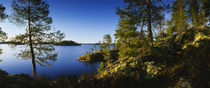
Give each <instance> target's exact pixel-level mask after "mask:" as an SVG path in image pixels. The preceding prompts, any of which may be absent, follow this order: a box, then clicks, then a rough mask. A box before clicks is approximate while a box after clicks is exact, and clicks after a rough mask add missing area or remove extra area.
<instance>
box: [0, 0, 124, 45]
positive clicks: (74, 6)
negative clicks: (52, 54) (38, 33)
mask: <svg viewBox="0 0 210 88" xmlns="http://www.w3.org/2000/svg"><path fill="white" fill-rule="evenodd" d="M11 1H12V0H0V3H1V4H3V5H4V6H5V7H6V13H7V14H8V15H9V14H10V13H11V12H12V9H11ZM47 2H48V3H49V5H50V16H51V17H52V18H53V24H52V26H53V29H55V30H61V31H62V32H64V33H65V35H66V37H65V39H66V40H73V41H76V42H79V43H96V42H98V41H99V40H102V39H103V35H104V34H111V35H112V38H114V37H113V35H114V33H115V29H116V27H117V24H118V19H119V17H118V16H117V15H116V14H115V11H116V10H115V8H116V7H122V6H123V0H47ZM0 27H1V28H2V30H3V31H5V32H6V33H7V34H8V36H9V38H11V37H14V36H15V35H17V34H20V33H24V32H25V30H24V29H25V28H20V27H17V26H15V25H14V24H12V23H10V22H9V21H8V20H6V21H4V22H1V23H0Z"/></svg>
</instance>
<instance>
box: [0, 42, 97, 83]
mask: <svg viewBox="0 0 210 88" xmlns="http://www.w3.org/2000/svg"><path fill="white" fill-rule="evenodd" d="M0 48H1V49H2V51H3V53H2V54H0V58H1V59H2V62H0V69H2V70H4V71H6V72H8V73H9V74H20V73H24V74H28V75H30V76H32V64H31V59H23V58H20V57H17V55H16V54H17V53H18V52H20V50H23V49H24V48H25V45H18V46H16V47H15V48H12V47H11V46H10V45H7V44H0ZM54 48H55V52H57V53H58V57H57V60H56V61H54V62H50V64H51V66H49V67H47V66H40V65H39V64H36V66H37V74H38V75H39V76H43V75H45V76H47V77H49V78H51V79H55V78H56V77H58V76H62V75H81V74H82V73H92V72H96V71H97V68H98V66H99V64H100V63H94V64H85V63H84V62H80V61H78V60H77V58H78V57H79V56H81V55H83V54H85V53H86V51H89V50H90V48H93V45H81V46H54Z"/></svg>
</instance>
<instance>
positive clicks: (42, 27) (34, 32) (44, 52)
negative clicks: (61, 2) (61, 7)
mask: <svg viewBox="0 0 210 88" xmlns="http://www.w3.org/2000/svg"><path fill="white" fill-rule="evenodd" d="M12 8H13V13H12V15H11V19H12V20H11V21H12V22H14V23H16V24H17V25H20V26H23V27H26V33H24V34H21V35H18V36H16V37H15V38H13V40H14V41H19V42H23V43H26V44H27V46H29V48H26V50H25V51H22V53H21V54H19V56H21V57H25V58H31V59H32V68H33V76H34V78H35V79H36V78H37V72H36V63H39V64H40V65H44V64H47V65H49V63H48V62H47V60H53V61H55V60H56V57H57V54H56V53H53V52H52V51H54V47H53V46H52V45H46V44H42V43H43V42H50V41H52V40H53V39H52V38H51V37H52V36H53V35H58V36H60V38H63V36H64V35H63V34H62V33H60V32H56V33H49V32H50V30H51V25H50V24H52V22H53V21H52V18H51V17H49V16H48V15H49V5H48V4H47V2H46V1H44V0H13V2H12ZM24 25H26V26H24Z"/></svg>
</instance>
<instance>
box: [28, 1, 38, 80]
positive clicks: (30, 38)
mask: <svg viewBox="0 0 210 88" xmlns="http://www.w3.org/2000/svg"><path fill="white" fill-rule="evenodd" d="M28 3H29V5H28V33H29V35H28V36H29V46H30V52H31V59H32V73H33V77H34V79H36V78H37V73H36V62H35V55H34V49H33V42H32V34H31V22H30V21H31V18H30V14H31V11H30V0H29V1H28Z"/></svg>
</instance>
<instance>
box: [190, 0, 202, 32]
mask: <svg viewBox="0 0 210 88" xmlns="http://www.w3.org/2000/svg"><path fill="white" fill-rule="evenodd" d="M188 4H189V5H188V14H189V17H190V19H191V24H192V27H195V28H197V27H198V26H199V7H200V5H199V1H198V0H188Z"/></svg>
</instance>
